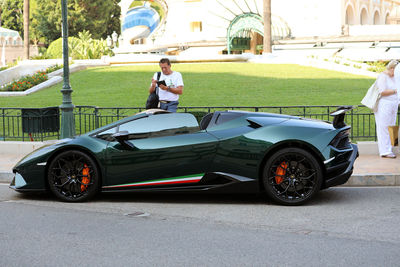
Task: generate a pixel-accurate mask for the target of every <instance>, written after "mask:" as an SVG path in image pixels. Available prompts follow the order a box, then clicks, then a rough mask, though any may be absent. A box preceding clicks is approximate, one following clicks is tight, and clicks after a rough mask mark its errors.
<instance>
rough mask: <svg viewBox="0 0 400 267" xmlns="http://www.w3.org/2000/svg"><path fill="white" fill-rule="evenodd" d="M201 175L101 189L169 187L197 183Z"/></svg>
mask: <svg viewBox="0 0 400 267" xmlns="http://www.w3.org/2000/svg"><path fill="white" fill-rule="evenodd" d="M203 176H204V173H203V174H195V175H189V176H180V177H172V178H166V179H158V180H151V181H146V182H137V183H130V184H119V185H109V186H103V188H124V187H138V186H150V185H169V184H186V183H197V182H199V181H200V180H201V178H203Z"/></svg>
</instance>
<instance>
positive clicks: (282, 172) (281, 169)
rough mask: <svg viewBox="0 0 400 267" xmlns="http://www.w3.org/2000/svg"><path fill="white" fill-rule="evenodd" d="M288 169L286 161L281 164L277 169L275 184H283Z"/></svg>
mask: <svg viewBox="0 0 400 267" xmlns="http://www.w3.org/2000/svg"><path fill="white" fill-rule="evenodd" d="M287 167H288V164H287V163H286V162H284V161H282V162H281V164H280V165H279V166H278V168H276V176H275V182H276V183H277V184H280V183H282V182H283V176H284V175H285V174H286V169H287Z"/></svg>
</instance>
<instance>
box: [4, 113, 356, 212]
mask: <svg viewBox="0 0 400 267" xmlns="http://www.w3.org/2000/svg"><path fill="white" fill-rule="evenodd" d="M349 109H351V107H342V108H339V109H338V111H336V112H335V113H334V114H332V115H334V116H335V117H334V121H333V123H330V122H324V121H317V120H311V119H305V118H300V117H295V116H288V115H280V114H270V113H261V112H243V111H217V112H214V113H209V114H207V115H205V116H204V117H203V118H202V120H201V121H200V124H199V123H198V121H197V120H196V118H195V117H194V116H193V115H192V114H190V113H168V112H166V111H163V110H148V111H145V112H142V113H139V114H136V115H134V116H131V117H127V118H125V119H122V120H120V121H117V122H114V123H111V124H109V125H107V126H104V127H101V128H99V129H96V130H94V131H91V132H89V133H86V134H84V135H81V136H78V137H75V138H72V139H64V140H60V141H58V143H55V144H52V145H47V146H44V147H42V148H40V149H38V150H36V151H34V152H32V153H30V154H29V155H27V156H26V157H25V158H23V159H22V160H21V161H20V162H19V163H18V164H17V165H16V166H15V167H14V168H13V172H14V174H15V176H14V179H13V181H12V182H11V185H10V187H11V188H12V189H14V190H16V191H18V192H32V191H45V190H49V191H51V192H52V193H53V194H54V195H55V196H56V197H57V198H59V199H61V200H63V201H70V202H76V201H85V200H88V199H90V198H92V197H93V196H94V195H96V193H98V192H99V191H103V192H106V191H114V192H115V191H132V192H138V191H152V192H154V191H158V192H161V191H163V192H166V191H171V192H172V191H174V192H176V191H186V192H193V191H204V192H242V193H249V192H254V193H257V192H262V193H265V194H266V195H267V196H269V197H270V198H272V199H273V200H274V201H276V202H278V203H280V204H284V205H300V204H303V203H304V202H306V201H308V200H309V199H311V198H312V197H313V196H314V195H315V194H316V193H317V192H318V191H319V190H321V189H324V188H328V187H331V186H335V185H340V184H343V183H345V182H346V181H347V180H348V179H349V177H350V176H351V174H352V172H353V164H354V161H355V159H356V158H357V156H358V149H357V146H356V145H354V144H351V143H350V140H349V130H350V126H346V124H345V123H344V116H345V112H346V111H347V110H349Z"/></svg>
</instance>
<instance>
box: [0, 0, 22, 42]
mask: <svg viewBox="0 0 400 267" xmlns="http://www.w3.org/2000/svg"><path fill="white" fill-rule="evenodd" d="M23 6H24V2H23V0H1V1H0V8H1V13H0V14H1V27H4V28H7V29H10V30H14V31H18V32H19V35H20V36H24V28H23V17H24V16H23Z"/></svg>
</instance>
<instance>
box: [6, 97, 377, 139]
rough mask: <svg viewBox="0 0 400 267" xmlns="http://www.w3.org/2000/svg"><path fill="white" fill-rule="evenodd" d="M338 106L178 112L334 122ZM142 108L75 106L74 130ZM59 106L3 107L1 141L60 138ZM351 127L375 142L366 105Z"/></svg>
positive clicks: (349, 120) (353, 115) (350, 116)
mask: <svg viewBox="0 0 400 267" xmlns="http://www.w3.org/2000/svg"><path fill="white" fill-rule="evenodd" d="M337 107H338V106H275V107H274V106H268V107H250V106H249V107H179V108H178V112H189V113H192V114H193V115H195V116H196V118H197V119H198V120H200V119H201V117H202V116H203V115H205V114H206V113H209V112H214V111H219V110H243V111H255V112H270V113H278V114H287V115H294V116H299V117H305V118H311V119H318V120H324V121H332V119H333V117H332V116H330V115H329V114H330V113H331V112H333V111H335V110H336V109H337ZM143 110H144V108H140V107H126V108H117V107H115V108H99V107H95V106H76V107H75V109H74V115H75V130H76V134H77V135H80V134H83V133H86V132H89V131H91V130H93V129H96V128H98V127H101V126H104V125H107V124H109V123H111V122H114V121H117V120H119V119H122V118H125V117H128V116H131V115H133V114H135V113H137V112H140V111H143ZM59 114H60V113H59V110H58V107H50V108H41V109H26V108H23V109H21V108H0V140H2V141H30V140H35V141H44V140H49V139H58V138H59V123H60V120H59V117H60V115H59ZM345 121H346V124H348V125H351V126H352V128H351V138H352V139H353V141H366V140H376V131H375V118H374V114H373V113H372V112H371V111H370V110H369V109H368V108H366V107H365V106H363V105H359V106H355V109H353V110H351V111H349V112H348V113H347V114H346V117H345Z"/></svg>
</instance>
